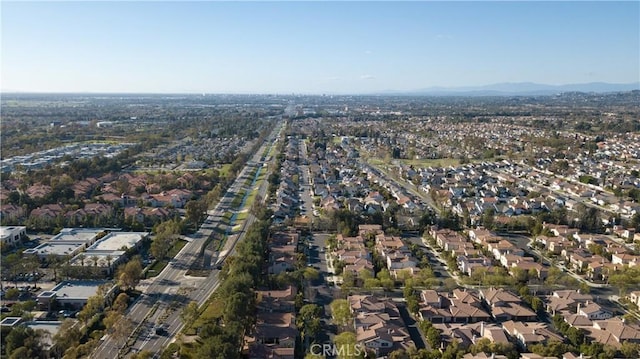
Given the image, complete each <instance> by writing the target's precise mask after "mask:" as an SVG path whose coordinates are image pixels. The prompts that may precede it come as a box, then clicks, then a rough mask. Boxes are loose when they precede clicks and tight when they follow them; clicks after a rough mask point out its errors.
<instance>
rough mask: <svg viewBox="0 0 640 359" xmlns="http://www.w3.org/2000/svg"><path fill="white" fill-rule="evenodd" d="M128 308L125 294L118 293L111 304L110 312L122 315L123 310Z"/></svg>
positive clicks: (127, 298) (127, 297)
mask: <svg viewBox="0 0 640 359" xmlns="http://www.w3.org/2000/svg"><path fill="white" fill-rule="evenodd" d="M127 307H129V296H128V295H127V293H124V292H123V293H120V294H118V296H117V297H116V299H115V300H114V301H113V304H111V310H114V311H116V312H118V313H121V314H124V312H125V310H127Z"/></svg>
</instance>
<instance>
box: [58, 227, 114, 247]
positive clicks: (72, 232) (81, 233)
mask: <svg viewBox="0 0 640 359" xmlns="http://www.w3.org/2000/svg"><path fill="white" fill-rule="evenodd" d="M101 232H103V230H101V229H95V228H92V229H89V228H87V229H85V228H63V229H62V230H61V231H60V233H58V234H57V235H56V236H55V237H53V238H51V241H81V242H85V243H88V244H89V245H91V244H93V242H95V241H96V237H97V236H98V234H99V233H101Z"/></svg>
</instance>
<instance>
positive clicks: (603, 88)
mask: <svg viewBox="0 0 640 359" xmlns="http://www.w3.org/2000/svg"><path fill="white" fill-rule="evenodd" d="M633 90H640V82H634V83H626V84H612V83H606V82H590V83H584V84H569V85H545V84H537V83H533V82H507V83H498V84H493V85H485V86H467V87H429V88H424V89H419V90H414V91H384V92H383V94H386V95H415V96H424V95H430V96H518V95H520V96H522V95H526V96H533V95H555V94H559V93H562V92H595V93H606V92H624V91H633Z"/></svg>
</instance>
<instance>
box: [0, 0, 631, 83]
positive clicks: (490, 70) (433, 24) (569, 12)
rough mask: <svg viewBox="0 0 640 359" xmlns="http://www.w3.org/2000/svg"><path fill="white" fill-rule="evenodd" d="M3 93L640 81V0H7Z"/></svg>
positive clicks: (3, 4) (4, 31) (3, 26)
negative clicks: (173, 0) (201, 0)
mask: <svg viewBox="0 0 640 359" xmlns="http://www.w3.org/2000/svg"><path fill="white" fill-rule="evenodd" d="M1 15H2V47H1V49H2V55H1V60H2V61H1V62H2V63H1V75H2V89H1V91H2V92H3V93H9V92H20V93H158V94H163V93H165V94H171V93H174V94H178V93H195V94H197V93H210V94H290V93H300V94H371V93H380V92H385V91H396V92H411V91H419V90H422V89H426V88H432V87H443V88H457V87H479V86H487V85H492V84H502V83H536V84H546V85H567V84H587V83H597V82H603V83H613V84H630V83H636V82H638V81H639V80H640V31H639V30H640V3H638V2H451V3H444V2H393V3H392V2H180V3H178V2H12V1H9V2H7V1H3V3H2V12H1Z"/></svg>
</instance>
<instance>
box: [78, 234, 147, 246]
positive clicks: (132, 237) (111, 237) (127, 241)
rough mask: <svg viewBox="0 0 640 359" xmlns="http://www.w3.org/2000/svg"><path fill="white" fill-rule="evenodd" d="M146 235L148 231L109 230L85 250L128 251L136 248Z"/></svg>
mask: <svg viewBox="0 0 640 359" xmlns="http://www.w3.org/2000/svg"><path fill="white" fill-rule="evenodd" d="M148 235H149V232H111V233H109V234H107V235H106V236H104V237H102V238H100V239H99V240H98V241H97V242H95V243H94V244H93V245H92V246H91V247H89V248H87V250H102V251H128V250H130V249H132V248H137V247H138V246H139V245H140V244H141V243H142V240H143V239H145V238H146V237H147V236H148Z"/></svg>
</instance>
